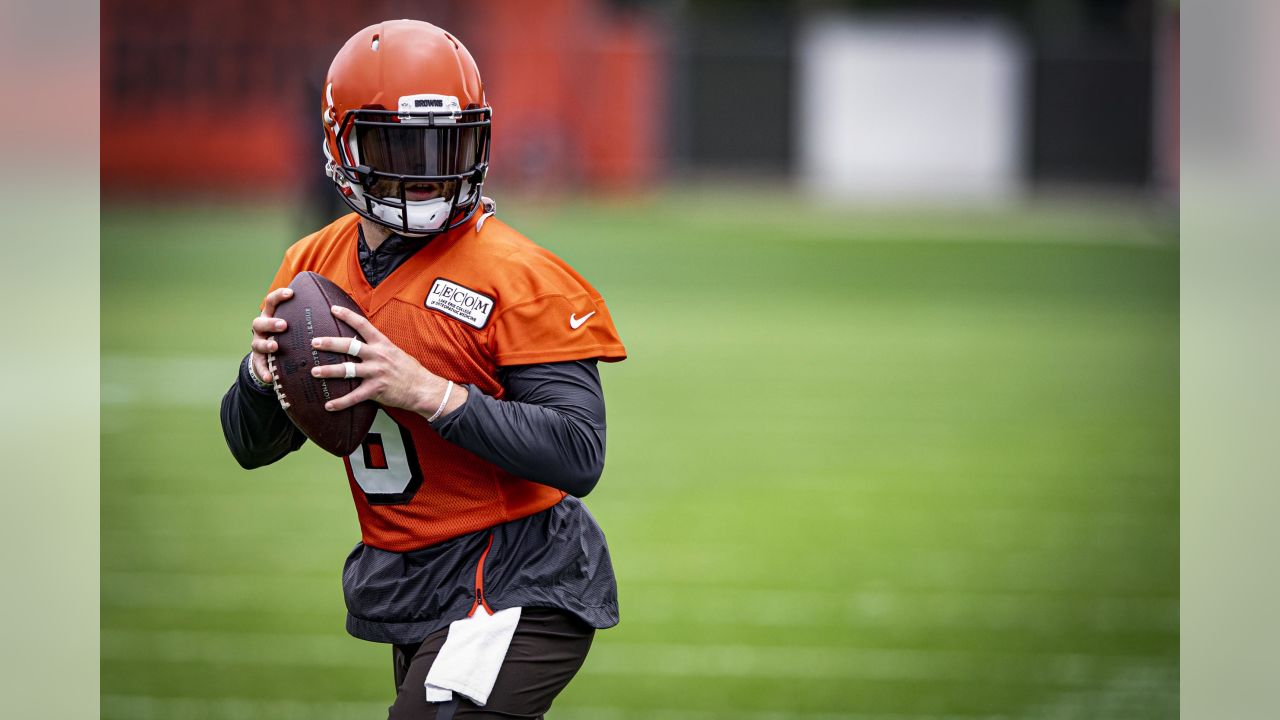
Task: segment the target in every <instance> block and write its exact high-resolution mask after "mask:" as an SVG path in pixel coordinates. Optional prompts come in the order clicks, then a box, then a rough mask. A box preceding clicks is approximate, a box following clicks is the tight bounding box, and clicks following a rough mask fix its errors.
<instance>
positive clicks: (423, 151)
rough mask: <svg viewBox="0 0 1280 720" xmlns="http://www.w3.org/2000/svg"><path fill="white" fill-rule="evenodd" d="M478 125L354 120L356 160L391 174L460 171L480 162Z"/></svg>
mask: <svg viewBox="0 0 1280 720" xmlns="http://www.w3.org/2000/svg"><path fill="white" fill-rule="evenodd" d="M483 129H484V128H481V127H450V126H447V125H445V126H436V127H427V126H424V125H419V124H416V123H404V124H399V123H379V124H377V125H370V124H366V123H363V122H360V121H358V120H357V121H356V127H355V134H356V147H357V149H358V150H359V153H360V164H362V165H368V166H369V167H371V168H373V169H374V170H375V171H377V172H383V173H392V174H395V175H418V176H432V177H434V176H441V175H462V174H465V173H469V172H471V170H472V169H473V168H474V167H475V166H476V165H477V164H479V163H480V162H482V160H483V157H482V150H483V149H482V147H481V143H480V134H481V130H483Z"/></svg>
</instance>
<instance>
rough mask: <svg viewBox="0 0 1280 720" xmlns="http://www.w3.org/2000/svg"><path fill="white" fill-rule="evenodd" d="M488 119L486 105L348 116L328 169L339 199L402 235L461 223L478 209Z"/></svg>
mask: <svg viewBox="0 0 1280 720" xmlns="http://www.w3.org/2000/svg"><path fill="white" fill-rule="evenodd" d="M491 116H492V111H491V110H490V109H489V108H487V107H486V108H471V109H468V110H462V111H453V112H444V113H433V112H419V111H412V112H404V111H390V110H383V109H380V108H376V109H375V108H362V109H359V110H350V111H348V112H347V113H346V114H345V116H344V117H343V119H342V122H341V123H340V124H339V127H338V130H337V137H338V139H339V142H338V149H339V155H340V157H339V158H338V162H337V163H335V167H334V170H335V171H336V172H337V173H339V174H340V175H341V176H342V178H343V180H345V182H346V189H344V190H343V191H342V195H343V198H344V199H346V201H347V204H348V205H350V206H351V207H352V209H354V210H355V211H356V212H358V213H360V214H361V215H363V216H365V217H367V218H369V219H371V220H373V221H375V222H378V223H381V224H383V225H385V226H387V227H389V228H390V229H392V230H394V231H396V232H398V233H401V234H405V235H430V234H435V233H439V232H445V231H447V230H451V229H453V228H456V227H458V226H460V225H462V224H463V223H465V222H466V221H467V220H468V219H469V218H470V216H471V213H472V212H474V210H475V208H476V207H477V206H478V205H479V201H480V188H481V186H482V184H483V183H484V178H485V174H486V173H487V172H488V167H489V127H490V118H491ZM342 185H343V183H342V182H339V186H340V187H341V186H342ZM460 208H461V210H462V213H461V217H459V214H460V213H459V209H460Z"/></svg>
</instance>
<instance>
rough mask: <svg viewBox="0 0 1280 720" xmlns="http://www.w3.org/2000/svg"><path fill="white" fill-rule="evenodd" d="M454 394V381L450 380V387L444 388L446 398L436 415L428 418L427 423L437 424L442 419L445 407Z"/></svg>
mask: <svg viewBox="0 0 1280 720" xmlns="http://www.w3.org/2000/svg"><path fill="white" fill-rule="evenodd" d="M452 394H453V381H452V380H450V381H449V384H448V385H445V386H444V398H442V399H441V400H440V407H438V408H436V414H435V415H432V416H431V417H429V418H427V422H435V421H436V418H438V417H440V413H442V412H444V406H445V405H448V404H449V396H450V395H452Z"/></svg>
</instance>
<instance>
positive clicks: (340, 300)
mask: <svg viewBox="0 0 1280 720" xmlns="http://www.w3.org/2000/svg"><path fill="white" fill-rule="evenodd" d="M289 287H290V289H292V290H293V297H291V298H289V299H288V300H285V301H284V302H282V303H280V305H278V306H277V307H276V313H275V316H276V317H278V318H280V319H281V320H284V321H285V322H286V323H287V325H286V327H285V330H284V332H282V333H279V334H277V335H276V336H275V340H276V345H277V346H278V347H277V349H276V351H275V352H274V353H272V354H270V355H268V356H267V364H268V366H269V368H270V370H271V374H272V376H274V377H275V389H276V397H277V398H279V400H280V406H281V407H283V408H284V411H285V413H287V414H288V415H289V419H290V420H292V421H293V424H294V425H297V426H298V429H299V430H301V431H302V432H303V433H305V434H306V436H307V437H308V438H310V439H311V441H312V442H314V443H315V444H316V445H319V446H320V447H322V448H324V449H325V450H327V451H328V452H331V453H333V454H334V455H338V456H341V457H345V456H347V455H350V454H351V453H352V452H353V451H355V449H356V448H358V447H360V443H362V442H364V438H365V435H367V434H368V433H369V428H370V427H371V426H372V425H373V419H374V416H375V415H376V414H377V412H378V406H377V404H375V403H373V402H368V401H366V402H362V403H359V404H357V405H353V406H352V407H349V408H347V409H345V410H338V411H329V410H325V409H324V404H325V403H326V402H328V401H329V400H334V399H336V398H340V397H342V396H343V395H346V394H347V393H349V392H351V391H352V390H355V389H356V388H357V387H359V386H360V378H352V379H350V380H344V379H341V378H317V377H312V375H311V368H313V367H315V366H317V365H329V364H332V363H342V362H348V361H350V362H360V359H359V358H353V357H351V356H350V355H346V354H343V353H333V352H325V351H322V350H316V349H314V348H312V347H311V339H312V338H317V337H349V338H354V337H358V334H357V333H356V331H355V330H354V329H352V327H351V326H350V325H347V324H346V323H344V322H342V321H341V320H339V319H338V318H336V317H334V316H333V312H332V311H331V310H330V309H329V308H331V307H332V306H334V305H341V306H342V307H345V308H348V309H350V310H351V311H353V312H356V313H360V314H361V315H363V314H364V313H363V312H362V311H361V310H360V308H359V306H357V305H356V303H355V301H354V300H352V299H351V297H350V296H348V295H347V294H346V293H345V292H343V291H342V288H339V287H338V286H337V285H335V284H334V283H333V281H331V280H329V279H328V278H326V277H324V276H323V275H318V274H316V273H313V272H300V273H298V275H297V276H296V277H294V278H293V281H292V282H290V283H289Z"/></svg>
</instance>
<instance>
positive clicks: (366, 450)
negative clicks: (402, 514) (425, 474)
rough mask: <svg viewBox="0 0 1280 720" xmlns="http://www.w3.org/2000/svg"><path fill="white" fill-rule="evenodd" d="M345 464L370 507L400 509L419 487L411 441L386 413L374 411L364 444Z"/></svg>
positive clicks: (420, 485)
mask: <svg viewBox="0 0 1280 720" xmlns="http://www.w3.org/2000/svg"><path fill="white" fill-rule="evenodd" d="M346 461H347V471H348V472H350V473H351V477H353V478H355V481H356V484H358V485H359V486H360V489H361V490H363V491H364V496H365V498H366V499H367V500H368V501H369V504H370V505H403V504H405V503H407V502H409V501H410V500H411V499H413V496H414V493H416V492H418V488H419V487H422V470H421V468H419V467H418V453H417V452H416V451H415V449H414V447H413V437H412V436H411V435H410V434H409V430H408V428H405V427H401V426H400V425H399V424H398V423H397V422H396V421H395V420H393V419H392V418H391V416H390V415H388V414H387V411H386V410H382V409H379V410H378V414H377V416H376V417H374V419H373V427H371V428H369V434H368V435H366V436H365V439H364V442H363V443H361V444H360V447H358V448H356V449H355V451H354V452H352V453H351V454H350V455H348V456H347V457H346Z"/></svg>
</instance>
